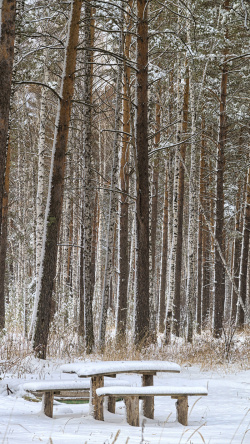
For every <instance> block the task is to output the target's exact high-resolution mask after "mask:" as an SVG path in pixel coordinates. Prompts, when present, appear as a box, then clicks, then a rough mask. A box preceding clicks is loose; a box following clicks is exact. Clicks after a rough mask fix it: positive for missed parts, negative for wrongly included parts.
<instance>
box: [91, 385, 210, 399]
mask: <svg viewBox="0 0 250 444" xmlns="http://www.w3.org/2000/svg"><path fill="white" fill-rule="evenodd" d="M96 394H97V395H98V396H112V395H113V396H121V397H122V396H180V395H182V396H184V395H185V396H205V395H207V394H208V391H207V389H206V388H205V387H186V386H177V387H173V386H155V385H153V386H148V387H102V388H98V389H97V390H96Z"/></svg>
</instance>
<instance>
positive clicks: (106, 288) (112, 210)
mask: <svg viewBox="0 0 250 444" xmlns="http://www.w3.org/2000/svg"><path fill="white" fill-rule="evenodd" d="M120 26H121V29H120V38H119V54H120V55H122V46H123V30H122V26H123V11H122V12H121V19H120ZM121 89H122V65H121V63H119V64H118V69H117V81H116V105H115V135H114V141H113V165H112V171H111V181H110V196H109V210H108V220H107V240H106V257H105V270H104V277H103V282H104V283H103V292H102V308H101V320H100V329H99V347H100V349H103V348H104V346H105V335H106V326H107V312H108V301H109V294H110V282H111V276H112V248H113V241H114V229H115V220H116V211H117V210H116V206H117V199H116V195H115V192H114V191H115V187H116V185H117V171H118V164H119V128H120V109H121Z"/></svg>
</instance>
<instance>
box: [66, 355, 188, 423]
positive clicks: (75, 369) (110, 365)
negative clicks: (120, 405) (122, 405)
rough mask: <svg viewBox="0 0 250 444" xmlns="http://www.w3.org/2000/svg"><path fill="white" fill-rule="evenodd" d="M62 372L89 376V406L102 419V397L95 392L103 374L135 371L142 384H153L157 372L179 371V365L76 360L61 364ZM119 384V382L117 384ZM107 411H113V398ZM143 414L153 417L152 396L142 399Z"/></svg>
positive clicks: (102, 379) (95, 416) (112, 374)
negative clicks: (139, 376)
mask: <svg viewBox="0 0 250 444" xmlns="http://www.w3.org/2000/svg"><path fill="white" fill-rule="evenodd" d="M61 370H62V371H63V372H64V373H75V374H77V375H78V376H79V377H80V378H87V377H90V378H91V384H90V408H91V409H92V412H91V413H92V414H93V416H94V418H95V419H98V420H101V421H103V419H104V417H103V397H99V396H97V394H96V390H97V389H98V388H101V387H103V385H104V376H113V377H116V375H117V374H120V373H137V374H141V375H142V386H143V387H146V386H152V385H154V379H153V378H154V375H156V374H157V372H167V373H179V372H180V366H179V365H178V364H175V363H174V362H167V361H103V362H101V361H97V362H76V363H70V364H65V365H63V366H61ZM117 382H118V381H117ZM117 385H119V383H118V384H117ZM109 411H111V412H113V413H114V412H115V398H110V401H109ZM143 415H144V416H145V417H147V418H151V419H153V418H154V397H153V396H147V397H145V399H143Z"/></svg>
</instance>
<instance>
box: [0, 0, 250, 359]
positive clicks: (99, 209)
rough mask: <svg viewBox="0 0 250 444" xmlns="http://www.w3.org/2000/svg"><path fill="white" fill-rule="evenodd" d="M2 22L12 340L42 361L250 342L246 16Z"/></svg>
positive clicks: (61, 10)
mask: <svg viewBox="0 0 250 444" xmlns="http://www.w3.org/2000/svg"><path fill="white" fill-rule="evenodd" d="M0 4H1V30H0V37H1V40H0V79H1V80H0V91H1V92H0V115H1V119H0V205H1V207H0V215H1V220H0V227H1V232H0V234H1V239H0V240H1V244H0V245H1V248H0V277H1V278H0V329H1V332H2V333H1V336H2V339H3V340H4V337H5V336H6V335H8V334H10V332H15V334H18V335H19V337H21V338H22V340H23V341H24V340H27V341H31V343H32V346H33V348H34V349H35V350H36V353H37V354H38V356H40V357H42V358H45V357H46V355H47V353H48V350H49V347H50V345H51V344H52V343H53V342H54V343H55V338H57V339H56V343H57V344H58V343H60V344H61V345H60V347H61V346H62V347H63V344H65V343H67V345H68V344H69V343H70V345H71V347H76V348H77V349H78V350H84V351H86V352H87V353H91V352H92V351H93V350H96V349H98V350H103V349H104V348H105V344H106V343H107V341H108V340H110V337H111V338H113V339H114V338H115V341H116V344H118V345H119V344H120V345H122V347H123V348H125V343H126V340H127V341H128V342H130V343H133V344H135V345H136V347H137V348H138V347H139V348H140V347H141V346H142V345H143V344H145V343H152V342H153V343H155V341H156V340H157V336H158V337H159V336H160V337H161V340H162V343H163V344H170V342H171V337H172V336H171V335H172V334H174V335H175V336H177V337H182V338H184V339H185V340H187V341H188V342H189V343H192V341H193V338H194V337H195V336H196V335H197V334H198V335H200V334H201V333H202V332H208V331H209V332H211V333H212V335H213V336H214V337H215V338H222V337H223V335H224V337H225V338H226V337H227V342H228V341H229V342H230V338H231V337H232V335H233V333H234V331H235V329H236V328H239V329H242V328H244V329H247V327H249V289H250V273H249V230H250V163H249V90H250V75H249V55H250V53H249V22H250V19H249V18H250V5H249V3H248V2H247V1H244V0H240V1H234V2H233V1H230V0H225V1H221V0H211V1H205V0H204V1H203V0H197V1H190V0H187V1H182V0H176V1H167V0H162V1H160V0H151V1H145V0H137V1H133V0H121V1H117V2H112V1H94V0H93V1H89V0H84V1H80V0H72V1H68V2H67V1H66V2H59V3H55V2H53V1H47V2H42V1H36V0H34V1H33V0H27V1H14V0H10V1H7V0H2V1H1V2H0ZM24 338H25V339H24ZM52 348H53V347H52Z"/></svg>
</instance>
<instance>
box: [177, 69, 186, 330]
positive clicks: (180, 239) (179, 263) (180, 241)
mask: <svg viewBox="0 0 250 444" xmlns="http://www.w3.org/2000/svg"><path fill="white" fill-rule="evenodd" d="M188 100H189V69H188V67H187V69H186V76H185V86H184V100H183V121H182V137H184V139H185V138H186V137H187V129H188ZM180 155H181V163H180V173H179V190H178V233H177V246H176V264H175V268H176V273H175V294H174V319H175V324H174V330H175V334H176V336H180V322H181V275H182V245H183V207H184V185H185V170H184V165H183V163H182V161H183V162H185V157H186V144H185V143H183V144H182V145H181V150H180Z"/></svg>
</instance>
